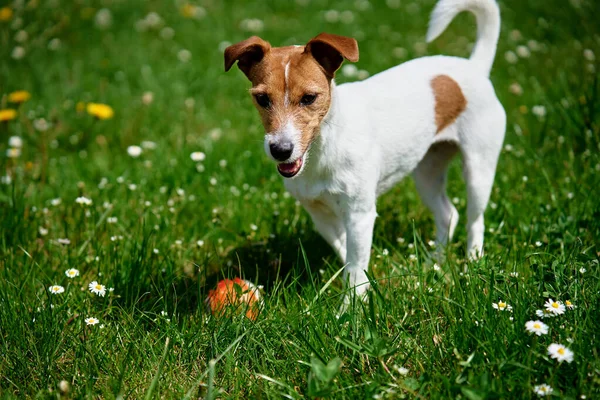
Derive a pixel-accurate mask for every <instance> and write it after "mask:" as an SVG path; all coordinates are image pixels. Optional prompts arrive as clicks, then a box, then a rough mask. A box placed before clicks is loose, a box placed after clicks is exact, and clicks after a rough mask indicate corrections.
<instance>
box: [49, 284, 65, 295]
mask: <svg viewBox="0 0 600 400" xmlns="http://www.w3.org/2000/svg"><path fill="white" fill-rule="evenodd" d="M48 290H49V291H50V293H52V294H60V293H64V291H65V288H64V287H62V286H59V285H52V286H50V287H49V288H48Z"/></svg>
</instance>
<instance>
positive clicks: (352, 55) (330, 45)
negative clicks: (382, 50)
mask: <svg viewBox="0 0 600 400" xmlns="http://www.w3.org/2000/svg"><path fill="white" fill-rule="evenodd" d="M304 51H305V52H306V53H309V54H311V55H312V56H313V58H314V59H315V60H317V62H318V63H319V64H321V66H322V67H323V69H324V70H325V72H326V73H327V75H329V77H330V78H333V76H334V74H335V71H337V69H338V68H339V67H340V65H342V62H343V61H344V58H345V59H346V60H348V61H352V62H357V61H358V43H356V40H355V39H353V38H349V37H346V36H338V35H332V34H330V33H321V34H320V35H318V36H316V37H315V38H313V39H311V40H310V42H308V43H307V44H306V48H305V50H304Z"/></svg>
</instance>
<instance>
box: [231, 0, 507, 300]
mask: <svg viewBox="0 0 600 400" xmlns="http://www.w3.org/2000/svg"><path fill="white" fill-rule="evenodd" d="M462 11H470V12H472V13H473V14H475V17H476V21H477V40H476V43H475V46H474V48H473V51H472V53H471V56H470V58H469V59H464V58H459V57H449V56H441V55H438V56H431V57H422V58H418V59H414V60H411V61H408V62H406V63H403V64H401V65H398V66H395V67H393V68H390V69H388V70H386V71H383V72H381V73H378V74H376V75H374V76H372V77H370V78H368V79H366V80H364V81H359V82H352V83H345V84H342V85H339V86H337V85H336V84H335V82H334V77H335V72H336V71H337V70H338V69H339V67H340V66H341V64H342V62H343V61H344V60H348V61H351V62H356V61H358V44H357V42H356V40H354V39H352V38H348V37H343V36H338V35H333V34H328V33H321V34H320V35H318V36H316V37H315V38H313V39H312V40H310V41H309V42H308V43H307V44H306V45H305V46H286V47H271V45H270V44H269V43H268V42H266V41H265V40H263V39H261V38H259V37H256V36H253V37H251V38H249V39H247V40H244V41H242V42H240V43H237V44H233V45H231V46H229V47H227V49H225V54H224V56H225V71H229V70H230V69H231V67H232V66H233V64H235V62H236V61H237V64H238V67H239V68H240V69H241V70H242V72H243V73H244V74H245V75H246V76H247V78H248V79H249V80H250V82H251V83H252V88H251V89H250V93H251V95H252V98H253V101H254V104H255V106H256V108H257V109H258V112H259V114H260V117H261V119H262V123H263V125H264V128H265V132H266V134H265V139H264V150H265V152H266V153H267V155H268V156H269V157H271V158H272V159H273V160H274V161H275V162H276V163H277V170H278V171H279V174H281V175H282V176H283V177H284V184H285V186H286V189H287V190H288V191H289V192H290V193H291V194H292V195H293V196H294V197H295V198H296V199H297V200H298V201H299V202H300V203H301V204H302V205H303V207H304V208H305V209H306V211H308V213H309V214H310V216H311V217H312V220H313V222H314V225H315V228H316V230H317V231H318V232H319V233H320V234H321V235H322V236H323V238H324V239H325V240H326V241H327V242H328V243H329V244H330V245H331V246H332V247H333V249H334V250H335V252H336V253H337V254H338V256H339V257H340V259H341V260H342V262H343V263H344V264H345V267H344V281H345V283H346V285H347V287H348V288H353V289H354V290H353V291H350V293H354V294H355V295H357V296H363V297H364V295H365V292H366V290H367V289H368V287H369V279H368V276H367V271H368V266H369V258H370V253H371V245H372V239H373V226H374V224H375V218H376V217H377V211H376V200H377V197H378V196H379V195H381V194H383V193H385V192H386V191H388V190H389V189H390V188H392V187H393V186H394V184H396V183H397V182H398V181H400V180H401V179H402V178H404V177H405V176H407V175H410V174H412V176H413V178H414V181H415V184H416V188H417V191H418V192H419V195H420V197H421V199H422V201H423V202H424V203H425V205H426V206H427V207H428V208H429V209H430V210H431V211H432V213H433V216H434V220H435V226H436V242H437V245H438V246H439V247H442V248H443V246H445V245H446V244H447V243H448V241H449V240H450V239H451V238H452V235H453V233H454V229H455V227H456V224H457V222H458V217H459V215H458V212H457V211H456V208H455V207H454V206H453V205H452V203H451V202H450V200H449V199H448V196H447V195H446V176H447V169H448V164H449V163H450V161H451V160H452V158H453V157H454V156H455V154H456V153H458V152H459V151H460V152H461V154H462V161H463V175H464V179H465V181H466V188H467V235H468V237H467V252H468V255H469V257H470V258H472V259H475V258H478V257H480V256H482V255H483V236H484V218H483V214H484V211H485V209H486V206H487V203H488V200H489V197H490V193H491V189H492V185H493V181H494V176H495V172H496V165H497V162H498V158H499V155H500V151H501V149H502V144H503V141H504V134H505V128H506V113H505V111H504V108H503V107H502V105H501V104H500V101H499V100H498V98H497V97H496V94H495V92H494V88H493V86H492V83H491V82H490V80H489V75H490V70H491V68H492V64H493V61H494V57H495V53H496V46H497V42H498V37H499V35H500V11H499V8H498V5H497V4H496V2H495V0H441V1H439V2H438V3H437V4H436V6H435V8H434V10H433V13H432V15H431V20H430V24H429V30H428V32H427V41H428V42H431V41H432V40H434V39H435V38H437V37H438V36H439V35H440V34H441V33H442V32H443V31H444V30H445V29H446V27H447V26H448V25H449V24H450V22H451V21H452V19H453V18H454V17H455V16H456V15H457V14H458V13H459V12H462Z"/></svg>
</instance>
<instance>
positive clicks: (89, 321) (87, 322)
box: [85, 317, 100, 325]
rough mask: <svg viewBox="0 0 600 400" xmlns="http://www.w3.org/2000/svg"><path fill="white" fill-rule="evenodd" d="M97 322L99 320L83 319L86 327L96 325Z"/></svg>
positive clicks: (92, 318)
mask: <svg viewBox="0 0 600 400" xmlns="http://www.w3.org/2000/svg"><path fill="white" fill-rule="evenodd" d="M98 322H100V320H99V319H98V318H94V317H88V318H86V319H85V323H86V324H88V325H96V324H97V323H98Z"/></svg>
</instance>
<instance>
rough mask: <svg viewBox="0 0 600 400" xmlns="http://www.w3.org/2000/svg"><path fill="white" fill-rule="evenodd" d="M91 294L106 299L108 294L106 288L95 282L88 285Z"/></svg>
mask: <svg viewBox="0 0 600 400" xmlns="http://www.w3.org/2000/svg"><path fill="white" fill-rule="evenodd" d="M88 288H89V290H90V292H92V293H94V294H97V295H98V296H102V297H104V295H105V294H106V286H104V285H101V284H99V283H98V282H96V281H93V282H92V283H90V284H89V285H88Z"/></svg>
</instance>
